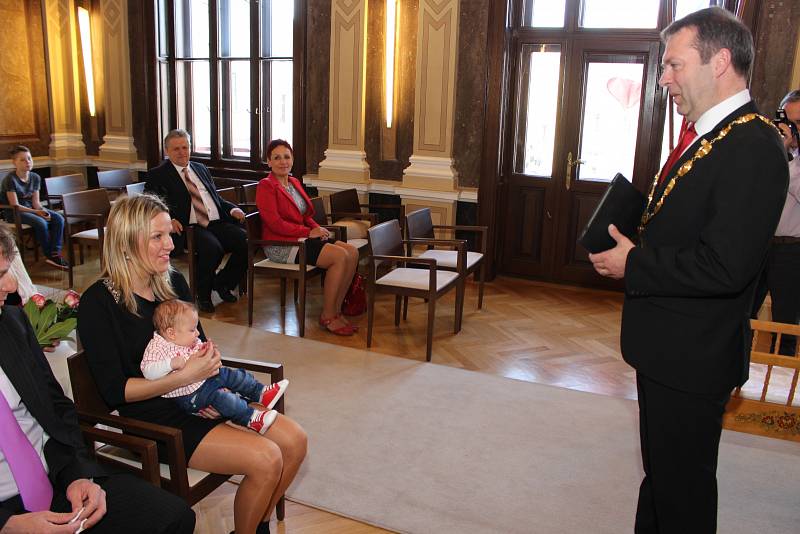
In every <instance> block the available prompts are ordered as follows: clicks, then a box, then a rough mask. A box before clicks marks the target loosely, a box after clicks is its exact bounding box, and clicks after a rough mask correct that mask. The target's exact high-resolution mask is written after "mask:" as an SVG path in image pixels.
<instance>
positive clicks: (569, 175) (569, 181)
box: [566, 152, 586, 191]
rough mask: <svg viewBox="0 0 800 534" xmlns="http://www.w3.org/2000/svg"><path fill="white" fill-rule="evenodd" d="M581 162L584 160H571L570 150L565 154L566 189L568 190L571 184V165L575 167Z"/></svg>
mask: <svg viewBox="0 0 800 534" xmlns="http://www.w3.org/2000/svg"><path fill="white" fill-rule="evenodd" d="M583 163H586V161H584V160H582V159H577V158H576V159H574V160H573V159H572V152H569V153H568V154H567V181H566V186H567V191H569V188H570V186H571V185H572V167H576V166H578V165H581V164H583Z"/></svg>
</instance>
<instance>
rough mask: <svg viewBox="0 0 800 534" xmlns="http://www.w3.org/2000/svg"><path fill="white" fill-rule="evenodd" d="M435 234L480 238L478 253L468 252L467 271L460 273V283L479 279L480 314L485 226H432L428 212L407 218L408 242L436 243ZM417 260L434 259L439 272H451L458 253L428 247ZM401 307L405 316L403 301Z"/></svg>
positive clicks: (410, 214)
mask: <svg viewBox="0 0 800 534" xmlns="http://www.w3.org/2000/svg"><path fill="white" fill-rule="evenodd" d="M434 230H447V231H452V232H455V231H466V232H475V233H477V234H478V235H479V236H480V249H479V251H478V252H467V260H466V266H465V267H466V270H465V272H463V273H459V274H460V275H461V277H462V282H463V281H465V280H466V278H467V277H468V276H469V275H470V274H473V273H475V274H474V276H475V278H477V279H478V309H479V310H480V309H481V308H482V307H483V285H484V281H485V280H486V262H485V261H483V260H484V257H485V256H486V234H487V231H488V228H487V227H486V226H464V225H455V226H447V225H442V224H433V220H432V219H431V210H430V208H423V209H419V210H415V211H412V212H411V213H409V214H408V215H406V236H407V237H408V239H409V240H410V241H412V242H413V241H415V240H417V239H435V238H436V235H435V233H434ZM412 248H413V245H412V244H409V245H408V251H407V253H408V255H409V256H410V255H411V252H412ZM419 257H420V258H433V259H435V260H436V266H437V267H438V268H439V269H444V270H448V271H454V270H456V268H457V262H458V252H456V251H454V250H436V249H434V248H433V247H432V246H429V247H428V250H426V251H425V252H423V253H422V254H420V255H419ZM403 304H404V310H403V313H404V314H405V307H407V305H408V301H407V300H406V302H404V303H403Z"/></svg>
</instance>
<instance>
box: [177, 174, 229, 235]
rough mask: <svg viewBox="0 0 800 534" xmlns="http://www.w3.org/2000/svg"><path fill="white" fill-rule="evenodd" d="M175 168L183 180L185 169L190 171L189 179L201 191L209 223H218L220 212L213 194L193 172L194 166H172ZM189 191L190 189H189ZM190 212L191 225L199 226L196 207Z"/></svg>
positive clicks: (192, 207)
mask: <svg viewBox="0 0 800 534" xmlns="http://www.w3.org/2000/svg"><path fill="white" fill-rule="evenodd" d="M172 166H173V167H175V170H176V171H178V176H180V177H181V180H183V179H184V178H183V169H189V179H190V180H191V181H192V182H193V183H194V185H196V186H197V190H198V191H200V198H202V199H203V205H204V206H205V207H206V213H208V220H209V221H216V220H218V219H219V210H218V209H217V205H216V204H214V199H213V198H211V194H210V193H209V192H208V189H206V186H205V185H203V180H201V179H200V177H199V176H197V174H195V172H194V170H192V166H191V165H189V166H188V167H179V166H178V165H175V164H174V163H173V164H172ZM187 189H188V188H187ZM190 210H191V211H190V212H189V224H197V215H195V213H194V206H191V208H190Z"/></svg>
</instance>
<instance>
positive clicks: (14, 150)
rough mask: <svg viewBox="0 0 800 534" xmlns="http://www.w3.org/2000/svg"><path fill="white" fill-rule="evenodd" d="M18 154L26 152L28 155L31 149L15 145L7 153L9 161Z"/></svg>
mask: <svg viewBox="0 0 800 534" xmlns="http://www.w3.org/2000/svg"><path fill="white" fill-rule="evenodd" d="M20 152H27V153H28V154H30V153H31V149H30V148H28V147H26V146H25V145H17V146H15V147H14V148H12V149H11V150H9V151H8V155H9V156H11V159H14V158H16V157H17V154H19V153H20Z"/></svg>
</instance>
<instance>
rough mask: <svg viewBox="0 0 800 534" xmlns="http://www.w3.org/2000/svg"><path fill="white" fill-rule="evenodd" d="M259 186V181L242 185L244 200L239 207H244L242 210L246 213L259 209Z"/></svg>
mask: <svg viewBox="0 0 800 534" xmlns="http://www.w3.org/2000/svg"><path fill="white" fill-rule="evenodd" d="M257 188H258V182H250V183H247V184H244V185H242V189H241V194H242V202H241V203H240V204H239V207H240V208H242V211H244V212H245V213H252V212H254V211H258V206H257V205H256V189H257Z"/></svg>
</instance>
